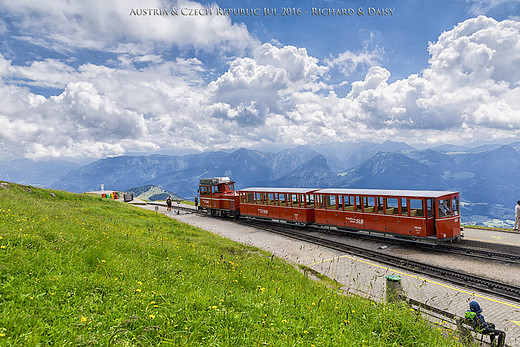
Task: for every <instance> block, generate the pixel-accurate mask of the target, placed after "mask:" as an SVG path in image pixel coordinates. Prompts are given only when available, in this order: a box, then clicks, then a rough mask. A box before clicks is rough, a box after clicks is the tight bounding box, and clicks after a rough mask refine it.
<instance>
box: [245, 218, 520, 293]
mask: <svg viewBox="0 0 520 347" xmlns="http://www.w3.org/2000/svg"><path fill="white" fill-rule="evenodd" d="M236 222H237V223H241V224H244V225H247V226H252V227H255V228H259V229H263V230H266V231H269V232H274V233H277V234H280V235H283V236H286V237H290V238H294V239H297V240H301V241H306V242H310V243H314V244H317V245H321V246H326V247H328V248H331V249H335V250H338V251H341V252H345V253H351V254H354V255H357V256H361V257H363V258H367V259H371V260H374V261H377V262H379V263H383V264H385V265H388V266H392V267H396V268H399V269H403V270H407V271H410V272H413V273H417V274H422V275H427V276H430V277H433V278H437V279H440V280H443V281H446V282H449V283H452V284H456V285H458V286H462V287H463V288H466V289H471V290H476V291H480V292H483V293H487V294H491V295H495V296H500V297H502V298H505V299H508V300H512V301H515V302H520V287H518V286H513V285H510V284H507V283H503V282H499V281H495V280H490V279H486V278H482V277H479V276H474V275H470V274H467V273H464V272H460V271H455V270H450V269H445V268H441V267H437V266H433V265H430V264H425V263H421V262H417V261H412V260H408V259H403V258H401V257H397V256H393V255H389V254H386V253H384V252H378V251H374V250H370V249H366V248H362V247H357V246H353V245H349V244H346V243H343V242H338V241H335V240H331V239H330V238H327V237H324V234H323V233H320V234H317V235H316V230H315V231H314V232H309V231H308V230H304V229H301V228H296V227H295V226H292V225H284V224H275V223H266V222H265V221H257V220H237V221H236ZM484 257H485V256H484Z"/></svg>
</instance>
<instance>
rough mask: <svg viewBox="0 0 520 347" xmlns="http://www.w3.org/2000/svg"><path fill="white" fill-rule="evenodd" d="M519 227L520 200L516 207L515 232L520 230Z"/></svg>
mask: <svg viewBox="0 0 520 347" xmlns="http://www.w3.org/2000/svg"><path fill="white" fill-rule="evenodd" d="M518 226H520V200H518V201H517V203H516V206H515V228H514V230H518Z"/></svg>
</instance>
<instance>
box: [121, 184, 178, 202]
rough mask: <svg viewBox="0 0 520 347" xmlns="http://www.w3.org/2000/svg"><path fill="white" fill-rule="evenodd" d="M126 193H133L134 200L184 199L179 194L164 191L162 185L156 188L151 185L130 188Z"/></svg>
mask: <svg viewBox="0 0 520 347" xmlns="http://www.w3.org/2000/svg"><path fill="white" fill-rule="evenodd" d="M125 193H132V194H134V198H137V199H140V200H148V201H157V200H166V199H167V198H168V196H171V197H172V199H174V200H177V199H182V198H181V197H180V196H178V195H177V194H175V193H172V192H169V191H167V190H164V189H163V188H162V187H161V186H160V185H156V186H154V185H151V184H148V185H146V186H141V187H135V188H130V189H128V190H127V191H126V192H125Z"/></svg>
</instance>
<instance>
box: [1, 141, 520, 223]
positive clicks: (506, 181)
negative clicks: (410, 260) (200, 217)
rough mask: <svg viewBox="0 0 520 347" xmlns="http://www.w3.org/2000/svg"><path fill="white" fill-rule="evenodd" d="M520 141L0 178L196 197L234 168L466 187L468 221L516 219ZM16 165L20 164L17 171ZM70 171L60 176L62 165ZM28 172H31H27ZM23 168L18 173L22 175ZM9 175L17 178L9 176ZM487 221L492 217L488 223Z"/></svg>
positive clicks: (181, 159) (327, 179)
mask: <svg viewBox="0 0 520 347" xmlns="http://www.w3.org/2000/svg"><path fill="white" fill-rule="evenodd" d="M519 151H520V142H514V143H511V144H508V145H486V146H480V147H473V148H470V147H463V146H453V145H444V146H439V147H433V148H429V149H422V150H421V149H416V148H413V147H411V146H409V145H407V144H406V143H401V142H392V141H386V142H384V143H382V144H373V143H357V144H343V143H336V144H327V145H319V146H312V147H311V146H298V147H295V148H290V149H285V150H282V151H280V152H277V153H271V152H262V151H258V150H249V149H244V148H241V149H238V150H235V151H227V152H226V151H216V152H204V153H200V154H190V155H183V156H169V155H149V156H119V157H111V158H105V159H101V160H97V161H95V162H92V163H90V164H87V165H84V166H79V165H77V164H71V163H67V162H45V163H41V162H40V163H38V162H33V166H32V168H31V165H30V163H27V162H26V163H25V165H26V166H24V167H23V168H22V169H21V168H20V166H17V167H16V170H15V168H14V166H10V165H9V162H0V179H3V180H11V181H13V182H17V183H22V182H19V181H20V180H19V179H18V180H17V179H14V180H13V179H12V178H17V177H18V178H23V179H24V182H23V183H26V184H32V185H39V186H44V187H48V188H54V189H63V190H67V191H72V192H84V191H91V190H99V187H100V185H101V184H104V185H105V186H106V187H110V188H111V189H118V190H121V191H125V190H128V189H130V188H132V187H141V186H145V185H152V186H157V185H160V186H161V187H163V189H165V190H167V191H169V192H175V194H177V195H179V196H182V197H184V198H186V199H193V197H194V196H195V195H196V194H197V188H198V182H199V179H200V178H207V177H216V176H228V177H231V178H232V179H233V180H234V181H236V185H235V186H236V188H237V189H241V188H246V187H251V186H272V187H316V188H326V187H337V188H381V189H418V190H426V189H428V190H456V191H460V192H461V215H462V218H463V222H466V223H474V224H486V223H487V224H493V225H495V226H511V221H512V220H513V218H514V216H513V212H512V211H513V207H514V205H515V204H516V201H517V200H519V199H520V188H519V187H518V186H517V185H516V184H515V181H514V180H515V178H516V173H517V172H519V169H520V152H519ZM17 170H18V171H17ZM60 171H61V173H64V172H67V173H66V174H65V175H61V177H59V176H60V175H59V172H60ZM23 172H25V176H24V175H22V174H21V173H23ZM16 175H18V176H16ZM9 178H11V179H9ZM487 224H486V225H487Z"/></svg>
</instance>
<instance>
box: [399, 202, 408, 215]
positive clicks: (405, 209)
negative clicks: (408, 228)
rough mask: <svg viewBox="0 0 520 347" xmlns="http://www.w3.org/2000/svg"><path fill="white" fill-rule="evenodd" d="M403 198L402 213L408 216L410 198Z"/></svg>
mask: <svg viewBox="0 0 520 347" xmlns="http://www.w3.org/2000/svg"><path fill="white" fill-rule="evenodd" d="M399 200H401V215H403V216H408V199H406V198H399Z"/></svg>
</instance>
